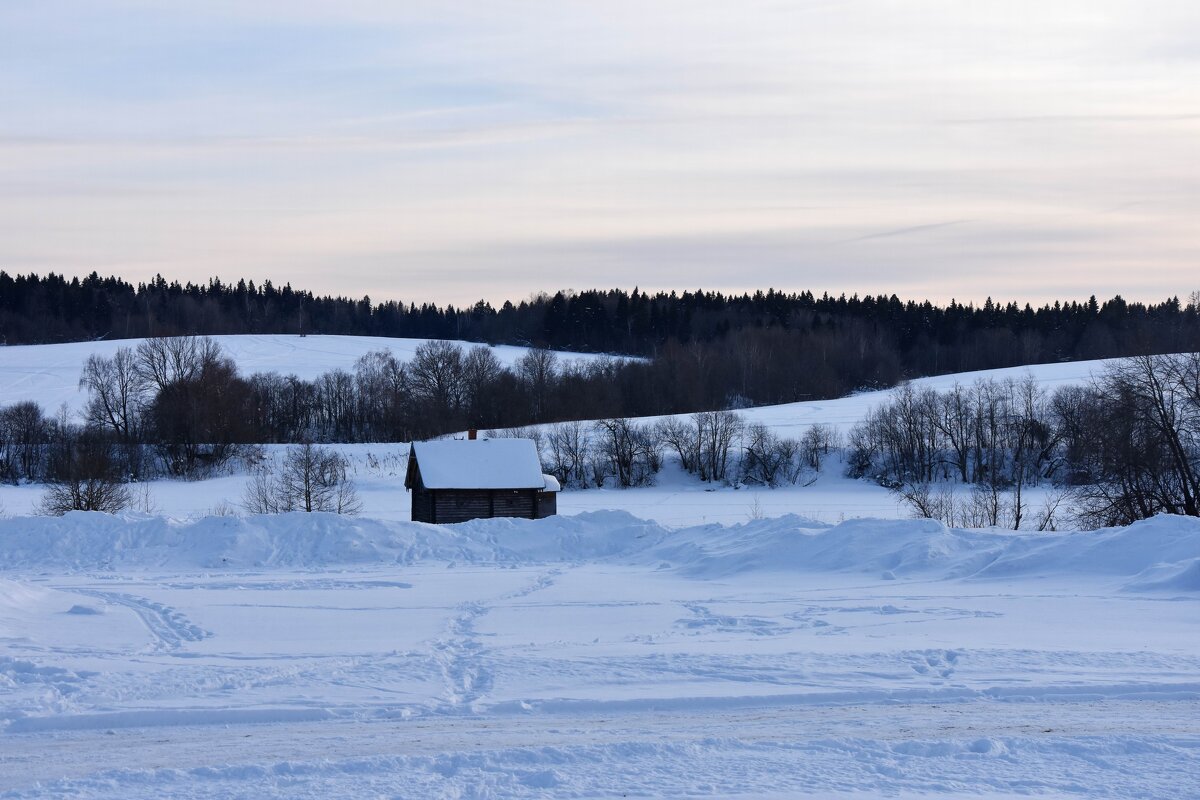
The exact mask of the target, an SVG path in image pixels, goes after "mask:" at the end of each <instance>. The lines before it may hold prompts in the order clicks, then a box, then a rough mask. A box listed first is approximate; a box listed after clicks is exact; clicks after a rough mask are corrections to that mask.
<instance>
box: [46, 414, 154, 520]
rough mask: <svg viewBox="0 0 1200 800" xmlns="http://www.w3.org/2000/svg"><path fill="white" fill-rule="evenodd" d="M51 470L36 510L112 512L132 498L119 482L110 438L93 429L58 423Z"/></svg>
mask: <svg viewBox="0 0 1200 800" xmlns="http://www.w3.org/2000/svg"><path fill="white" fill-rule="evenodd" d="M59 437H60V441H59V446H58V447H56V449H55V454H54V460H55V463H54V464H53V465H52V471H51V475H50V478H49V480H48V481H47V488H46V493H45V495H43V496H42V500H41V503H40V504H39V506H38V513H41V514H48V515H51V516H62V515H63V514H65V513H67V512H68V511H103V512H106V513H109V514H114V513H116V512H118V511H121V510H123V509H126V508H128V507H129V506H130V505H131V503H132V501H133V498H132V496H131V495H130V492H129V487H128V486H127V485H126V484H124V483H122V482H121V480H120V476H119V474H118V470H117V468H116V464H115V462H114V461H113V458H112V455H111V453H110V452H109V441H108V440H107V439H106V438H105V437H104V436H103V435H102V434H100V433H99V432H97V431H95V430H87V429H83V430H80V429H78V428H73V427H68V426H65V425H63V426H61V427H60V433H59Z"/></svg>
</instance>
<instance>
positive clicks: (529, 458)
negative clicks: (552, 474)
mask: <svg viewBox="0 0 1200 800" xmlns="http://www.w3.org/2000/svg"><path fill="white" fill-rule="evenodd" d="M413 453H414V454H416V457H417V466H418V467H420V470H421V482H422V483H423V484H425V488H426V489H542V488H543V487H545V485H546V479H545V478H544V477H543V476H542V465H541V462H540V461H539V460H538V452H537V447H535V446H534V444H533V441H532V440H531V439H475V440H471V439H440V440H438V441H436V442H414V443H413Z"/></svg>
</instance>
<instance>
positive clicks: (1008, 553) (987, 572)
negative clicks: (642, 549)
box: [653, 515, 1200, 591]
mask: <svg viewBox="0 0 1200 800" xmlns="http://www.w3.org/2000/svg"><path fill="white" fill-rule="evenodd" d="M653 552H654V556H655V557H656V558H659V559H661V560H662V562H664V564H665V565H668V566H671V567H674V568H676V569H678V570H679V571H681V572H682V573H684V574H686V575H689V576H692V577H697V578H721V577H728V576H732V575H736V574H740V573H745V572H755V571H763V572H866V573H875V574H876V575H878V576H879V577H881V578H884V579H893V578H897V577H909V576H912V577H917V576H919V577H924V578H981V579H982V578H1006V577H1018V576H1024V577H1028V576H1040V577H1049V576H1070V575H1090V576H1112V577H1126V578H1135V579H1137V580H1135V581H1134V582H1132V583H1130V584H1128V585H1127V587H1126V588H1129V589H1131V590H1177V591H1200V519H1195V518H1192V517H1172V516H1166V515H1164V516H1160V517H1156V518H1154V519H1151V520H1145V521H1143V522H1138V523H1136V524H1134V525H1130V526H1129V527H1127V528H1111V529H1107V530H1102V531H1094V532H1076V533H1025V532H1020V533H1018V532H1012V531H1003V530H998V529H987V530H952V529H950V528H947V527H946V526H945V525H942V524H941V523H940V522H935V521H933V520H850V521H847V522H844V523H842V524H840V525H836V526H828V525H822V524H820V523H815V522H811V521H809V520H804V519H802V518H800V517H795V516H786V517H781V518H779V519H773V520H759V521H755V522H751V523H747V524H745V525H736V526H720V525H710V526H704V527H699V528H688V529H685V530H682V531H679V532H678V533H677V534H675V535H673V536H671V537H669V538H668V539H667V540H665V541H664V542H663V544H661V545H659V546H658V547H656V548H655V549H654V551H653Z"/></svg>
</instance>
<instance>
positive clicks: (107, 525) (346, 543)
mask: <svg viewBox="0 0 1200 800" xmlns="http://www.w3.org/2000/svg"><path fill="white" fill-rule="evenodd" d="M662 535H663V530H662V529H661V528H659V527H658V526H657V525H655V524H653V523H649V522H644V521H642V520H638V519H636V518H634V517H632V516H630V515H629V514H626V513H624V512H618V511H612V512H594V513H591V514H581V515H579V516H576V517H553V518H551V519H547V520H538V521H534V520H521V519H494V520H473V521H471V522H464V523H461V524H459V525H442V526H436V525H423V524H420V523H411V522H387V521H381V520H371V519H353V518H348V517H341V516H338V515H336V514H304V513H299V512H297V513H292V514H279V515H263V516H251V517H206V518H204V519H201V520H198V521H188V522H183V521H178V520H172V519H169V518H165V517H152V516H146V515H134V514H121V515H115V516H114V515H109V514H100V513H95V512H82V511H81V512H73V513H70V514H67V515H65V516H62V517H22V518H15V519H7V520H0V569H31V568H35V569H42V568H59V569H69V570H70V569H117V568H126V567H132V568H156V567H183V568H187V567H201V568H214V567H227V568H246V567H268V566H269V567H303V568H313V567H320V566H329V565H337V564H369V563H395V564H412V563H416V562H419V561H455V562H458V561H462V562H468V563H506V564H507V563H529V562H539V563H540V562H547V561H580V560H594V559H597V558H606V557H610V556H615V555H620V554H624V553H628V552H630V551H632V550H636V549H639V548H640V547H642V546H643V544H642V543H643V542H649V541H657V539H658V538H659V537H661V536H662ZM0 591H2V587H0ZM2 598H3V595H2V594H0V602H2V601H3V600H2Z"/></svg>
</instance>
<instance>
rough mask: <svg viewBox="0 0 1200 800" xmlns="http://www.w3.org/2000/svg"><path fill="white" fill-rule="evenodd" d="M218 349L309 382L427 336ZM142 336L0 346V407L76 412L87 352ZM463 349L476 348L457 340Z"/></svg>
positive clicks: (411, 349)
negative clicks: (30, 404) (28, 405)
mask: <svg viewBox="0 0 1200 800" xmlns="http://www.w3.org/2000/svg"><path fill="white" fill-rule="evenodd" d="M212 339H213V340H214V341H216V342H217V343H218V344H220V345H221V349H222V350H223V351H224V352H225V353H226V354H227V355H228V356H229V357H230V358H232V359H233V360H234V362H235V363H236V364H237V365H238V369H239V370H240V371H241V372H242V373H243V374H245V375H251V374H253V373H255V372H279V373H281V374H284V375H296V376H297V377H300V378H303V379H305V380H312V379H314V378H317V377H319V376H321V375H323V374H324V373H326V372H329V371H330V370H333V369H344V370H347V371H352V370H353V369H354V362H355V361H357V360H358V359H359V358H361V357H362V356H364V355H366V354H367V353H369V352H372V351H375V350H390V351H391V352H392V354H393V355H395V356H396V358H397V359H399V360H400V361H409V360H411V359H412V357H413V354H414V353H415V352H416V349H417V347H419V346H420V345H421V344H423V343H424V342H425V341H427V340H425V339H393V338H384V337H378V336H304V337H300V336H287V335H283V334H271V335H261V336H250V335H242V336H213V337H212ZM141 341H142V340H141V339H112V340H106V341H101V342H70V343H67V344H37V345H13V346H10V347H0V406H3V405H10V404H12V403H16V402H19V401H22V400H34V401H36V402H38V403H40V404H41V405H42V408H44V409H45V410H46V411H47V413H50V414H53V413H54V412H55V411H56V410H57V409H58V408H59V407H60V406H61V405H62V404H63V403H66V404H67V406H68V407H69V408H70V409H71V410H72V411H78V410H79V409H80V408H82V407H83V404H84V403H85V402H86V401H87V397H86V395H85V394H82V393H80V391H79V375H80V373H81V372H83V365H84V363H85V362H86V361H87V359H88V356H90V355H93V354H96V355H100V356H104V357H105V358H111V357H112V355H113V354H114V353H115V352H116V351H117V350H118V349H120V348H122V347H130V348H136V347H137V346H138V343H139V342H141ZM459 344H461V345H462V346H463V347H474V346H476V345H475V343H473V342H460V343H459ZM491 349H492V352H493V353H495V355H496V358H498V359H499V360H500V363H501V364H504V365H505V366H511V365H512V364H514V363H516V361H517V360H518V359H519V358H521V356H523V355H525V353H527V352H528V348H525V347H512V346H509V345H496V346H494V347H492V348H491ZM559 357H560V358H564V359H568V360H579V359H592V358H600V356H596V355H588V354H584V353H560V354H559Z"/></svg>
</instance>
